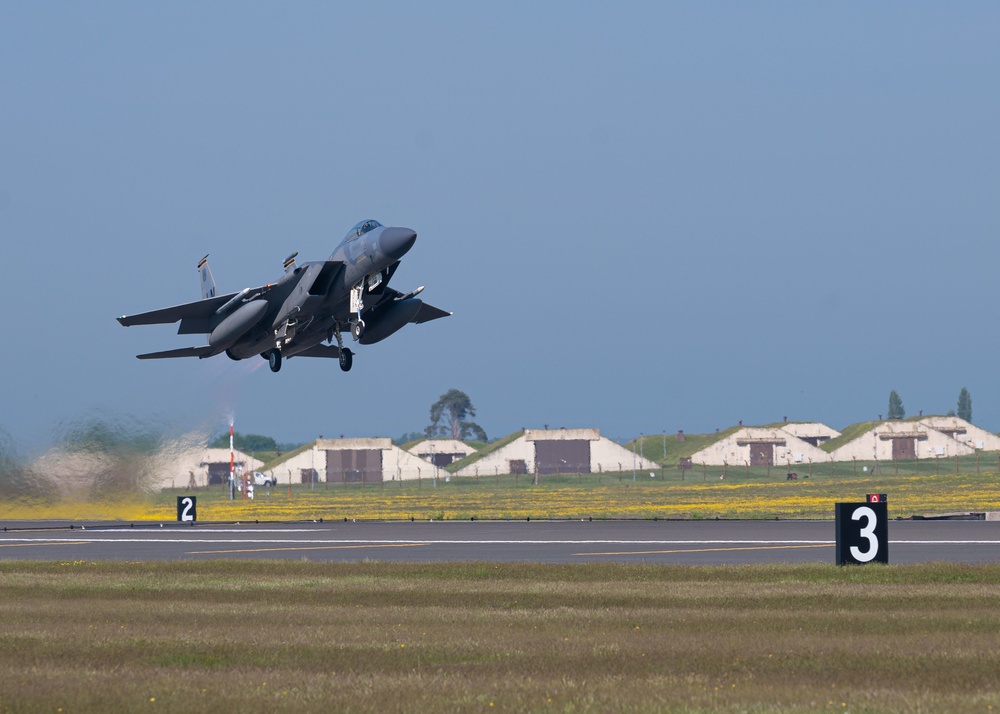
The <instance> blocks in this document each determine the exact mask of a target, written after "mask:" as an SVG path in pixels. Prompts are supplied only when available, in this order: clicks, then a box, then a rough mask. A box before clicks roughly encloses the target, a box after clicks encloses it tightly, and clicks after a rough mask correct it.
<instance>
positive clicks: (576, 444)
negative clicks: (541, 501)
mask: <svg viewBox="0 0 1000 714" xmlns="http://www.w3.org/2000/svg"><path fill="white" fill-rule="evenodd" d="M535 469H536V470H537V472H538V473H540V474H589V473H590V441H588V440H587V439H566V440H562V439H558V440H552V441H536V442H535Z"/></svg>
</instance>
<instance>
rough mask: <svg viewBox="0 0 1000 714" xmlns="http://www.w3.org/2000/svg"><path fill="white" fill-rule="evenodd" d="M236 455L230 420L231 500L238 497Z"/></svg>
mask: <svg viewBox="0 0 1000 714" xmlns="http://www.w3.org/2000/svg"><path fill="white" fill-rule="evenodd" d="M235 489H236V456H235V454H234V452H233V422H232V420H230V421H229V500H230V501H232V500H233V499H234V498H236V494H235V493H234V491H235Z"/></svg>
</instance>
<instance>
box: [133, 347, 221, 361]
mask: <svg viewBox="0 0 1000 714" xmlns="http://www.w3.org/2000/svg"><path fill="white" fill-rule="evenodd" d="M214 353H215V348H214V347H212V346H211V345H203V346H202V347H182V348H181V349H179V350H166V351H164V352H149V353H147V354H144V355H136V357H138V358H139V359H169V358H171V357H211V356H212V354H214Z"/></svg>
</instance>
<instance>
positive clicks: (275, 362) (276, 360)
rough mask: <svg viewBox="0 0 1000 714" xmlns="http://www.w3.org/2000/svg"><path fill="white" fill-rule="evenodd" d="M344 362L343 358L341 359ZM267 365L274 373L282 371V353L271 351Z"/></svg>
mask: <svg viewBox="0 0 1000 714" xmlns="http://www.w3.org/2000/svg"><path fill="white" fill-rule="evenodd" d="M341 359H342V360H343V357H341ZM267 364H268V366H269V367H270V368H271V371H272V372H277V371H278V370H280V369H281V351H280V350H271V351H270V352H269V353H268V355H267Z"/></svg>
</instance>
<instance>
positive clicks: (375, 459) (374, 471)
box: [326, 449, 382, 483]
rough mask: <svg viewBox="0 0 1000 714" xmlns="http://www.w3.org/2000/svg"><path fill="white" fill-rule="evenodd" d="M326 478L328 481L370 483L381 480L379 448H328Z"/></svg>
mask: <svg viewBox="0 0 1000 714" xmlns="http://www.w3.org/2000/svg"><path fill="white" fill-rule="evenodd" d="M326 480H327V481H328V482H330V483H372V482H380V481H381V480H382V450H381V449H328V450H327V452H326Z"/></svg>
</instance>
